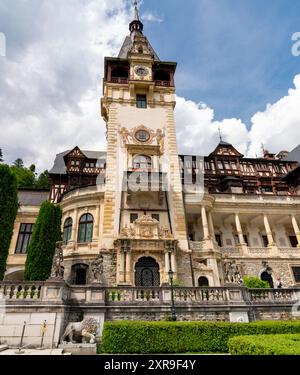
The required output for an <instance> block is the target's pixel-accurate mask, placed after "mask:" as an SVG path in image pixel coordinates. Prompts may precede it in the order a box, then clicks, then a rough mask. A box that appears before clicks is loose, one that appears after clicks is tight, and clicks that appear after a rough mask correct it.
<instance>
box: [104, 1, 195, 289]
mask: <svg viewBox="0 0 300 375" xmlns="http://www.w3.org/2000/svg"><path fill="white" fill-rule="evenodd" d="M129 30H130V35H129V36H127V37H126V39H125V41H124V43H123V46H122V48H121V50H120V53H119V55H118V57H117V58H112V57H106V58H105V73H104V88H103V91H104V92H103V98H102V100H101V111H102V116H103V118H104V120H105V122H106V129H107V166H106V168H107V169H106V184H105V199H104V209H103V238H102V247H103V248H105V249H109V250H113V251H116V252H117V284H119V285H141V286H147V285H148V284H149V286H151V285H152V286H156V285H157V286H158V285H160V284H162V283H164V282H168V272H169V271H170V270H171V271H173V272H174V273H175V276H174V277H176V276H177V274H176V272H177V259H178V256H179V253H180V252H181V251H188V242H187V234H186V222H185V213H184V204H183V198H182V184H181V175H180V167H179V159H178V152H177V143H176V129H175V121H174V107H175V84H174V74H175V70H176V63H174V62H163V61H160V59H159V57H158V56H157V54H156V53H155V51H154V49H153V48H152V46H151V45H150V43H149V41H148V39H147V37H146V36H145V35H144V34H143V23H142V22H141V20H140V18H139V14H138V9H137V5H136V1H135V2H134V17H133V21H132V22H131V23H130V25H129ZM143 264H144V265H145V264H148V267H145V266H144V268H143ZM146 268H147V269H148V270H149V269H150V270H153V272H154V273H153V274H151V272H148V273H147V272H146V271H145V273H144V274H143V273H142V272H143V271H142V269H144V270H145V269H146ZM154 279H155V280H154Z"/></svg>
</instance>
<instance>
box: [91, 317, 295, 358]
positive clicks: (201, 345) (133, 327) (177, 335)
mask: <svg viewBox="0 0 300 375" xmlns="http://www.w3.org/2000/svg"><path fill="white" fill-rule="evenodd" d="M282 333H300V321H286V322H282V321H278V322H274V321H267V322H255V323H225V322H215V323H213V322H182V323H180V322H176V323H174V322H142V321H121V322H119V321H118V322H107V323H105V324H104V330H103V337H102V342H101V344H99V347H98V350H99V353H109V354H154V353H161V354H167V353H173V354H176V353H191V352H192V353H201V352H202V353H228V350H229V349H228V340H229V339H230V338H231V337H234V336H241V335H258V334H282Z"/></svg>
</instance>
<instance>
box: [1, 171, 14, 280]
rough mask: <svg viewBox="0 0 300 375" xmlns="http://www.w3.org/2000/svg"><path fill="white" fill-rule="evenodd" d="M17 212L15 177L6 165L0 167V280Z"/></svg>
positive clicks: (4, 269) (2, 275)
mask: <svg viewBox="0 0 300 375" xmlns="http://www.w3.org/2000/svg"><path fill="white" fill-rule="evenodd" d="M17 211H18V192H17V182H16V178H15V176H14V175H13V174H12V172H11V170H10V168H9V167H8V166H7V165H4V164H3V165H2V164H1V165H0V280H3V278H4V274H5V271H6V261H7V256H8V250H9V246H10V241H11V238H12V235H13V228H14V222H15V218H16V215H17Z"/></svg>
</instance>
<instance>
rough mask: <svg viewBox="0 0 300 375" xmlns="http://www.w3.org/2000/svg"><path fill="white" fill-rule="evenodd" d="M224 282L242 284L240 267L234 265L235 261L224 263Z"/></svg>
mask: <svg viewBox="0 0 300 375" xmlns="http://www.w3.org/2000/svg"><path fill="white" fill-rule="evenodd" d="M224 275H225V277H224V281H225V283H228V284H243V279H242V276H241V266H240V265H238V264H236V261H235V260H227V261H225V262H224Z"/></svg>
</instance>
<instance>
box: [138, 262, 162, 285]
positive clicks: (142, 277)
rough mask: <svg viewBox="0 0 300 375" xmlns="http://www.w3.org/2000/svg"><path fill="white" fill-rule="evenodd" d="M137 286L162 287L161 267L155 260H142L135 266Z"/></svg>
mask: <svg viewBox="0 0 300 375" xmlns="http://www.w3.org/2000/svg"><path fill="white" fill-rule="evenodd" d="M135 285H136V286H146V287H147V286H148V287H149V286H150V287H152V286H153V287H155V286H160V276H159V265H158V263H157V262H156V261H155V259H153V258H150V257H148V258H146V257H144V258H141V259H140V260H139V261H138V262H137V263H136V265H135Z"/></svg>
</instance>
